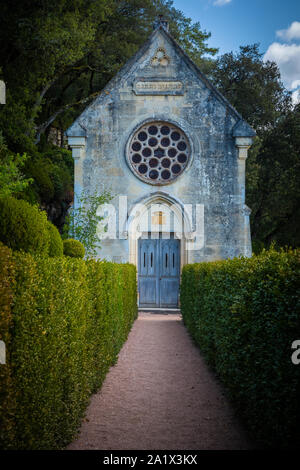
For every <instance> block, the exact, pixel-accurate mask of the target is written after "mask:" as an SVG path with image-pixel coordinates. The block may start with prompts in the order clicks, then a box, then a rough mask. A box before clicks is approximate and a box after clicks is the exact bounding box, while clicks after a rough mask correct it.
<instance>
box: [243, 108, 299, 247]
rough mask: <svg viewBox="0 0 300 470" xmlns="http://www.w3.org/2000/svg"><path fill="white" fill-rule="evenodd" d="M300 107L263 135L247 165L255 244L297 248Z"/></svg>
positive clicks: (249, 201) (249, 202)
mask: <svg viewBox="0 0 300 470" xmlns="http://www.w3.org/2000/svg"><path fill="white" fill-rule="evenodd" d="M299 155H300V105H297V106H296V107H295V108H294V109H293V110H291V111H289V112H287V113H286V114H285V115H284V116H283V117H282V118H281V119H280V120H278V122H277V123H276V125H275V126H274V127H273V128H271V129H270V130H268V131H266V132H265V133H264V136H263V137H262V138H261V139H260V140H259V142H258V144H257V148H255V149H254V151H253V153H251V155H250V157H249V161H248V164H247V165H248V178H247V194H248V197H247V198H248V204H249V205H250V207H251V209H252V219H251V223H252V235H253V238H254V240H255V242H256V243H257V242H263V243H264V244H265V245H266V246H269V245H270V243H271V242H272V241H276V243H277V244H278V245H279V246H285V245H290V246H293V247H297V246H299V245H300V212H299V210H300V209H299V208H300V185H299V181H300V160H299Z"/></svg>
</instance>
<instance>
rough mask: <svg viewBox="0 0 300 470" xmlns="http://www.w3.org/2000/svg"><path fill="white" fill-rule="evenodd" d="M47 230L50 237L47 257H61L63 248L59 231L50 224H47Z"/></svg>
mask: <svg viewBox="0 0 300 470" xmlns="http://www.w3.org/2000/svg"><path fill="white" fill-rule="evenodd" d="M47 228H48V231H49V237H50V240H49V251H48V255H49V256H51V257H54V256H62V255H63V251H64V247H63V241H62V239H61V236H60V233H59V231H58V230H57V228H56V227H55V225H53V224H52V223H51V222H48V224H47Z"/></svg>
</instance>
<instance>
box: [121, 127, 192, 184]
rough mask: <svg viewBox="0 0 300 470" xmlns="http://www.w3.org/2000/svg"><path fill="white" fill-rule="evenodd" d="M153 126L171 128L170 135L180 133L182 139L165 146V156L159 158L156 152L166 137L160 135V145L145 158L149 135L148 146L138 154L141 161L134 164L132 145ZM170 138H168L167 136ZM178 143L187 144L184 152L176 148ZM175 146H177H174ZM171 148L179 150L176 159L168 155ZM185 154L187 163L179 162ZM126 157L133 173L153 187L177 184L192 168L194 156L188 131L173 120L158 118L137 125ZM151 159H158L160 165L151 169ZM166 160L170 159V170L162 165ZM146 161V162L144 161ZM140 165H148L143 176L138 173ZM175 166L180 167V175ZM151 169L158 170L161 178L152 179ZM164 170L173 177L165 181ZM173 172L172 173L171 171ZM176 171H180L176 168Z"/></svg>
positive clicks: (153, 148) (155, 146) (127, 148)
mask: <svg viewBox="0 0 300 470" xmlns="http://www.w3.org/2000/svg"><path fill="white" fill-rule="evenodd" d="M151 126H158V127H159V128H160V129H161V128H162V127H163V126H169V127H170V129H171V132H170V135H171V134H172V133H173V132H178V133H179V134H180V139H178V141H175V142H173V141H172V140H171V139H170V140H171V144H172V145H170V146H165V147H163V149H164V150H165V155H164V156H162V157H157V156H156V155H155V154H154V151H157V150H159V149H161V147H162V145H160V144H161V141H162V139H163V138H164V137H165V136H164V135H161V134H159V135H160V137H159V139H158V144H156V145H154V146H153V147H152V149H151V150H152V153H151V155H150V156H149V157H147V156H144V155H142V153H141V152H142V150H143V149H144V148H148V147H149V145H148V142H149V138H150V137H151V136H150V135H148V134H147V139H146V142H147V143H146V145H145V146H141V148H140V150H139V151H137V152H136V153H138V154H139V155H140V157H142V158H141V160H140V161H138V162H134V161H133V156H134V154H135V151H134V150H133V148H132V145H133V143H134V142H136V141H137V136H138V135H139V134H140V133H141V132H145V128H148V129H149V128H150V127H151ZM167 137H168V136H167ZM176 142H178V143H179V142H185V144H186V148H185V149H184V150H180V149H178V148H177V147H176ZM140 143H143V142H140ZM174 144H175V145H174ZM171 148H175V149H176V150H177V153H176V155H175V156H174V157H170V156H169V155H168V151H169V150H170V149H171ZM182 153H184V154H185V155H186V157H187V158H186V159H185V161H183V162H181V161H180V159H179V160H178V158H179V155H180V154H182ZM125 155H126V161H127V165H128V166H129V168H130V170H131V171H132V173H133V174H134V175H135V176H136V177H137V178H138V179H140V180H141V181H143V182H144V183H147V184H150V185H152V186H165V185H168V184H172V183H174V182H176V181H177V180H178V178H180V177H181V176H182V174H183V173H184V172H185V171H186V170H188V168H189V167H190V165H191V162H192V156H193V149H192V143H191V140H190V138H189V136H188V135H187V133H186V131H185V130H184V129H182V127H181V126H180V125H179V124H177V123H174V122H172V121H171V120H166V119H160V118H158V119H157V120H155V119H152V120H147V121H144V122H142V123H140V124H139V125H137V126H136V127H135V128H134V129H133V130H132V132H131V134H130V136H129V138H128V140H127V144H126V149H125ZM150 159H153V160H154V159H157V160H158V161H159V164H158V165H156V166H154V167H151V168H150V166H151V165H150ZM165 159H169V160H170V166H169V167H168V168H165V167H164V166H163V165H162V161H163V160H165ZM144 160H145V161H144ZM139 165H146V166H147V171H146V172H145V173H144V174H142V173H141V172H140V171H138V166H139ZM175 165H177V166H180V171H178V173H175V172H174V171H173V170H174V167H175ZM151 169H154V170H157V171H158V173H159V177H158V178H156V179H151V178H150V171H151ZM164 169H167V170H169V171H170V173H171V177H170V178H167V179H164V178H163V177H162V172H163V171H164ZM171 170H172V171H171ZM176 170H178V169H177V168H176Z"/></svg>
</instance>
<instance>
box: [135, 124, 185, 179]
mask: <svg viewBox="0 0 300 470" xmlns="http://www.w3.org/2000/svg"><path fill="white" fill-rule="evenodd" d="M190 154H191V151H190V145H189V141H188V139H187V137H186V135H185V134H184V132H183V131H182V130H181V129H179V128H178V127H177V126H174V125H173V124H169V123H166V122H151V123H148V124H145V125H144V126H142V127H141V128H140V129H138V130H137V131H136V132H135V134H134V135H133V137H132V138H131V140H130V142H129V148H128V160H129V163H130V166H131V168H132V169H133V171H134V173H135V174H136V175H137V176H138V177H139V178H140V179H141V180H143V181H146V182H147V183H150V184H157V185H162V184H167V183H169V182H171V181H173V180H174V179H175V178H177V176H179V175H180V174H181V173H182V172H183V170H184V169H185V167H186V166H187V164H188V162H189V158H190Z"/></svg>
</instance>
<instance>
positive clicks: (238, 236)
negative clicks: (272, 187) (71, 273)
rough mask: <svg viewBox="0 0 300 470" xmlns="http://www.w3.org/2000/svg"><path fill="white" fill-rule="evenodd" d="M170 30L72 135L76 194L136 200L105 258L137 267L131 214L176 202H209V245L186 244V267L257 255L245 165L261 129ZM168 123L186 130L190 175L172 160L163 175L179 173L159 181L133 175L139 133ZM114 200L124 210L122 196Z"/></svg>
mask: <svg viewBox="0 0 300 470" xmlns="http://www.w3.org/2000/svg"><path fill="white" fill-rule="evenodd" d="M166 28H167V27H166V25H165V24H162V23H160V24H159V25H158V26H157V28H156V29H155V30H154V32H153V34H152V35H151V37H150V38H149V40H148V41H147V42H146V43H145V44H144V46H143V47H142V48H141V49H140V50H139V51H138V52H137V54H136V55H135V56H134V57H133V58H132V59H131V60H129V62H128V63H127V64H126V65H125V66H124V67H123V68H122V70H121V71H120V72H119V73H118V74H117V75H116V76H115V77H114V78H113V79H112V80H111V81H110V83H109V84H108V85H107V86H106V87H105V89H104V90H103V92H102V93H101V94H100V95H99V96H98V97H97V98H96V100H95V101H94V102H93V103H92V104H91V105H90V106H88V107H87V108H86V109H85V111H84V112H83V113H82V114H81V115H80V116H79V117H78V119H77V120H76V121H75V122H74V124H73V125H72V126H71V127H70V128H69V129H68V131H67V136H68V140H69V145H70V147H71V148H72V150H73V157H74V162H75V193H76V194H77V195H78V194H80V192H81V191H82V190H85V191H88V192H89V191H90V192H93V191H95V190H98V191H99V192H100V191H102V190H104V189H110V190H111V191H112V193H113V194H115V195H116V196H119V195H121V196H125V195H126V196H127V198H128V220H127V222H126V224H125V225H124V227H121V228H119V226H118V225H119V224H118V222H117V230H118V235H119V236H118V238H117V239H116V240H104V241H103V242H102V249H101V250H100V251H99V256H100V257H101V258H106V259H109V260H115V261H122V262H126V261H132V262H135V263H136V264H137V263H138V261H137V260H138V253H137V250H138V247H137V243H136V241H135V240H134V236H133V231H134V230H138V228H139V227H138V224H137V223H136V221H135V222H133V223H132V226H130V224H131V219H130V213H131V211H132V208H133V207H134V206H135V205H136V204H137V203H146V204H148V205H150V204H156V205H157V207H158V208H160V210H161V212H162V213H163V212H164V207H168V206H170V204H172V203H176V204H178V205H179V206H182V205H183V204H193V205H195V204H203V205H204V246H203V247H201V248H199V249H196V250H190V251H188V252H187V250H186V248H185V245H184V243H183V241H181V265H182V264H184V263H186V262H198V261H203V260H205V261H207V260H216V259H224V258H228V257H230V258H231V257H234V256H237V255H240V254H242V255H245V256H250V255H251V239H250V227H249V213H250V210H249V209H248V208H247V206H246V205H245V161H246V158H247V150H248V148H249V147H250V145H251V143H252V138H253V136H254V135H255V133H254V131H253V130H252V129H251V127H250V126H249V125H248V124H247V123H246V122H245V121H243V119H242V117H241V116H240V115H239V114H238V113H237V111H236V110H235V109H234V108H233V107H232V106H231V105H230V104H229V103H228V102H227V100H226V99H225V98H224V97H223V96H222V95H221V94H220V93H219V92H218V91H217V90H216V89H215V88H214V87H213V85H212V84H211V83H210V82H209V81H208V80H207V78H206V77H205V76H204V75H203V74H202V73H201V72H200V71H199V70H198V69H197V67H196V66H195V65H194V64H193V62H192V61H191V60H190V59H189V58H188V57H187V56H186V54H185V53H184V52H183V51H182V49H181V48H180V47H179V46H178V45H177V43H176V42H175V41H174V39H173V38H172V37H171V35H170V34H169V33H168V31H167V29H166ZM160 122H162V123H166V124H167V125H169V126H174V128H175V127H176V128H178V129H180V130H181V131H182V133H183V135H185V136H186V138H187V140H188V145H189V148H190V155H189V156H188V162H187V164H186V166H185V167H184V169H181V170H179V169H178V168H177V167H175V166H174V164H173V163H172V165H173V166H172V167H171V166H170V168H169V169H168V168H167V171H166V172H165V173H164V177H167V176H168V171H170V172H171V168H174V169H175V170H176V171H181V173H180V174H179V175H178V176H177V177H175V179H173V180H172V179H169V180H166V181H163V180H162V176H159V177H158V178H160V181H159V183H160V184H159V185H157V181H158V180H152V181H151V179H150V177H149V181H145V180H143V179H141V178H139V177H138V176H137V174H136V173H135V172H134V171H133V170H132V168H131V163H130V162H131V160H130V159H132V158H133V155H132V151H131V155H129V154H128V145H129V142H131V139H132V136H133V135H134V133H135V132H136V131H137V130H138V129H139V128H140V127H142V126H143V125H148V124H149V123H160ZM148 128H149V126H148V127H147V129H148ZM154 137H155V136H154ZM156 137H157V136H156ZM156 137H155V138H156ZM149 138H150V137H149V136H147V139H148V141H147V142H149ZM167 138H168V136H167ZM154 143H155V142H154ZM173 144H174V145H175V143H174V142H173ZM173 144H172V143H170V145H173ZM142 145H144V144H142ZM147 145H148V144H147ZM159 145H160V144H159ZM159 145H158V147H157V146H156V147H155V149H156V150H155V151H156V153H155V154H153V156H154V157H155V155H156V156H157V155H158V157H157V158H161V156H159V155H160V154H159V152H160V147H159ZM136 147H137V148H138V147H139V145H138V144H137V145H136ZM151 151H152V150H151ZM167 151H168V150H167V147H166V149H162V150H161V152H162V154H163V153H164V152H165V154H166V152H167ZM153 152H154V150H153ZM128 155H129V156H128ZM138 155H139V156H136V157H134V158H135V159H136V161H139V158H142V159H143V156H142V154H141V152H140V153H139V154H138ZM176 158H178V156H177V157H176ZM181 158H182V159H184V158H185V157H181ZM128 159H129V160H128ZM154 160H155V158H154ZM154 160H153V164H154V165H155V164H156V163H155V161H154ZM161 161H162V160H159V165H161ZM172 162H173V160H172ZM167 164H168V163H166V165H167ZM137 165H138V163H137ZM170 165H171V163H170ZM159 168H161V167H160V166H157V167H156V168H154V170H155V171H154V172H152V173H151V175H152V176H153V177H157V174H156V173H159V172H160V175H162V171H163V169H161V170H159ZM141 169H143V167H141ZM148 170H149V168H148V169H147V171H148ZM175 170H174V171H175ZM143 171H146V170H145V169H143ZM151 171H152V170H151ZM155 172H156V173H155ZM147 175H148V173H146V176H147ZM149 175H150V173H149ZM175 176H176V175H175ZM115 201H116V205H117V197H116V198H115ZM75 204H76V201H75ZM160 222H161V221H160ZM189 223H190V225H191V227H190V231H193V230H195V215H193V216H191V217H190V220H189Z"/></svg>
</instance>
